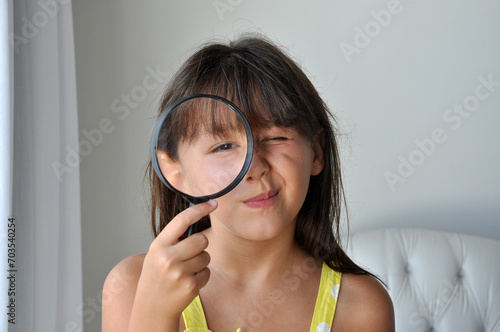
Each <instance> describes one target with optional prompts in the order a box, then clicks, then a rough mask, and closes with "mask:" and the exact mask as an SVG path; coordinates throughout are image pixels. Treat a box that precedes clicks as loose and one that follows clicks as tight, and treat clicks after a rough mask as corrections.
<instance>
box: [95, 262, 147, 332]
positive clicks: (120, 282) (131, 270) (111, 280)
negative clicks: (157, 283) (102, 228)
mask: <svg viewBox="0 0 500 332" xmlns="http://www.w3.org/2000/svg"><path fill="white" fill-rule="evenodd" d="M145 256H146V255H145V254H140V255H135V256H130V257H128V258H125V259H124V260H122V261H121V262H120V263H118V264H117V265H116V266H115V267H114V268H113V269H112V270H111V271H110V272H109V274H108V276H107V278H106V280H105V282H104V287H103V291H102V310H103V311H102V327H103V331H126V330H127V328H125V329H122V327H125V326H128V321H129V318H130V313H131V312H132V305H133V303H134V298H135V292H136V289H137V283H138V282H139V278H140V276H141V272H142V264H143V262H144V257H145ZM122 324H126V325H123V326H122Z"/></svg>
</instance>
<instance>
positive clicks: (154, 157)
mask: <svg viewBox="0 0 500 332" xmlns="http://www.w3.org/2000/svg"><path fill="white" fill-rule="evenodd" d="M194 98H211V99H215V100H218V101H220V102H223V103H224V104H226V105H227V106H229V107H230V108H231V109H232V110H233V111H234V112H235V113H236V115H237V116H238V118H239V119H240V120H241V122H242V123H243V127H244V128H245V133H246V136H247V153H246V156H245V162H244V164H243V167H242V168H241V171H240V172H239V173H238V175H237V176H236V178H235V179H234V180H233V181H232V182H231V183H230V184H229V185H228V186H227V187H225V188H224V189H222V190H220V191H218V192H216V193H214V194H210V195H205V196H191V195H188V194H186V193H184V192H182V191H179V190H177V189H176V188H175V187H174V186H172V185H171V184H170V182H168V181H167V179H166V178H165V177H164V176H163V173H162V172H161V170H160V165H159V163H158V154H157V148H158V146H157V145H158V136H159V135H160V129H161V127H162V125H163V122H164V121H165V119H166V118H167V116H168V115H169V114H170V112H171V111H172V110H174V109H175V108H176V107H178V106H179V105H180V104H182V103H184V102H186V101H188V100H191V99H194ZM150 152H151V162H152V164H153V169H154V170H155V173H156V175H157V176H158V177H159V178H160V180H161V182H163V184H164V185H166V186H167V187H168V188H169V189H170V190H172V191H174V192H176V193H177V194H179V195H181V196H183V197H184V198H186V199H187V200H188V201H189V202H190V203H193V204H198V203H203V202H206V201H208V200H210V199H213V198H217V197H220V196H223V195H225V194H227V193H228V192H229V191H231V190H233V188H234V187H236V186H237V185H238V184H239V183H240V182H241V180H243V178H244V177H245V174H246V173H247V171H248V169H249V168H250V164H251V163H252V155H253V134H252V129H251V128H250V124H249V123H248V120H247V118H246V117H245V114H243V112H242V111H241V110H240V109H239V108H238V106H236V105H235V104H233V103H232V102H231V101H229V100H227V99H226V98H223V97H221V96H217V95H211V94H204V93H199V94H194V95H189V96H186V97H183V98H181V99H178V100H176V101H174V102H173V103H172V104H170V105H169V106H168V107H167V108H166V109H165V110H163V112H162V113H161V114H160V116H159V117H158V120H157V121H156V124H155V126H154V128H153V133H152V135H151V145H150Z"/></svg>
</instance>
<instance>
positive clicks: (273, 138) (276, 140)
mask: <svg viewBox="0 0 500 332" xmlns="http://www.w3.org/2000/svg"><path fill="white" fill-rule="evenodd" d="M287 139H288V138H287V137H282V136H278V137H269V138H266V139H265V140H264V142H266V141H275V142H282V141H286V140H287Z"/></svg>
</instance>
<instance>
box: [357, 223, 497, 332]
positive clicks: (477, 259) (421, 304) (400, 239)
mask: <svg viewBox="0 0 500 332" xmlns="http://www.w3.org/2000/svg"><path fill="white" fill-rule="evenodd" d="M349 252H350V253H351V256H352V258H353V260H354V261H355V262H357V263H358V264H360V265H361V266H363V267H365V268H367V269H368V270H369V271H371V272H373V273H374V274H376V275H377V276H379V277H380V278H381V279H382V280H383V281H384V282H385V283H386V285H387V286H388V288H389V294H390V295H391V297H392V301H393V303H394V311H395V314H396V331H397V332H417V331H418V332H421V331H422V332H423V331H425V332H428V331H435V332H500V241H495V240H492V239H486V238H481V237H477V236H471V235H462V234H453V233H446V232H441V231H434V230H422V229H383V230H374V231H364V232H359V233H356V234H354V235H353V236H352V238H351V241H350V244H349Z"/></svg>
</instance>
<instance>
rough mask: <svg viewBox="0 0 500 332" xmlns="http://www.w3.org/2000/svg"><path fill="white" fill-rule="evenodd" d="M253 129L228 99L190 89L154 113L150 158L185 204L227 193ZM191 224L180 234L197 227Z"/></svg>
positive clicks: (246, 155) (247, 158)
mask: <svg viewBox="0 0 500 332" xmlns="http://www.w3.org/2000/svg"><path fill="white" fill-rule="evenodd" d="M252 155H253V135H252V130H251V128H250V124H249V123H248V120H247V119H246V117H245V115H244V114H243V112H242V111H241V110H240V109H239V108H238V107H237V106H236V105H235V104H233V103H232V102H230V101H229V100H227V99H225V98H223V97H220V96H217V95H211V94H195V95H190V96H187V97H184V98H181V99H178V100H176V101H174V102H173V103H172V104H171V105H170V106H168V107H167V108H166V109H165V110H164V111H163V112H162V113H161V114H160V117H159V118H158V120H157V122H156V124H155V126H154V128H153V134H152V137H151V161H152V164H153V168H154V170H155V172H156V174H157V176H158V177H159V178H160V180H161V181H162V182H163V184H165V185H166V186H167V187H168V188H169V189H171V190H173V191H174V192H176V193H178V194H179V195H181V196H182V197H184V198H185V199H186V200H187V201H189V203H190V206H192V205H194V204H199V203H203V202H206V201H208V200H210V199H214V198H217V197H220V196H223V195H225V194H227V193H228V192H229V191H231V190H232V189H233V188H234V187H236V186H237V185H238V184H239V183H240V182H241V180H242V179H243V178H244V176H245V174H246V173H247V171H248V169H249V168H250V163H251V161H252ZM196 226H197V223H195V224H193V225H191V226H190V227H189V229H188V230H187V232H186V234H185V236H186V237H188V236H190V235H192V234H193V233H195V232H196Z"/></svg>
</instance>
